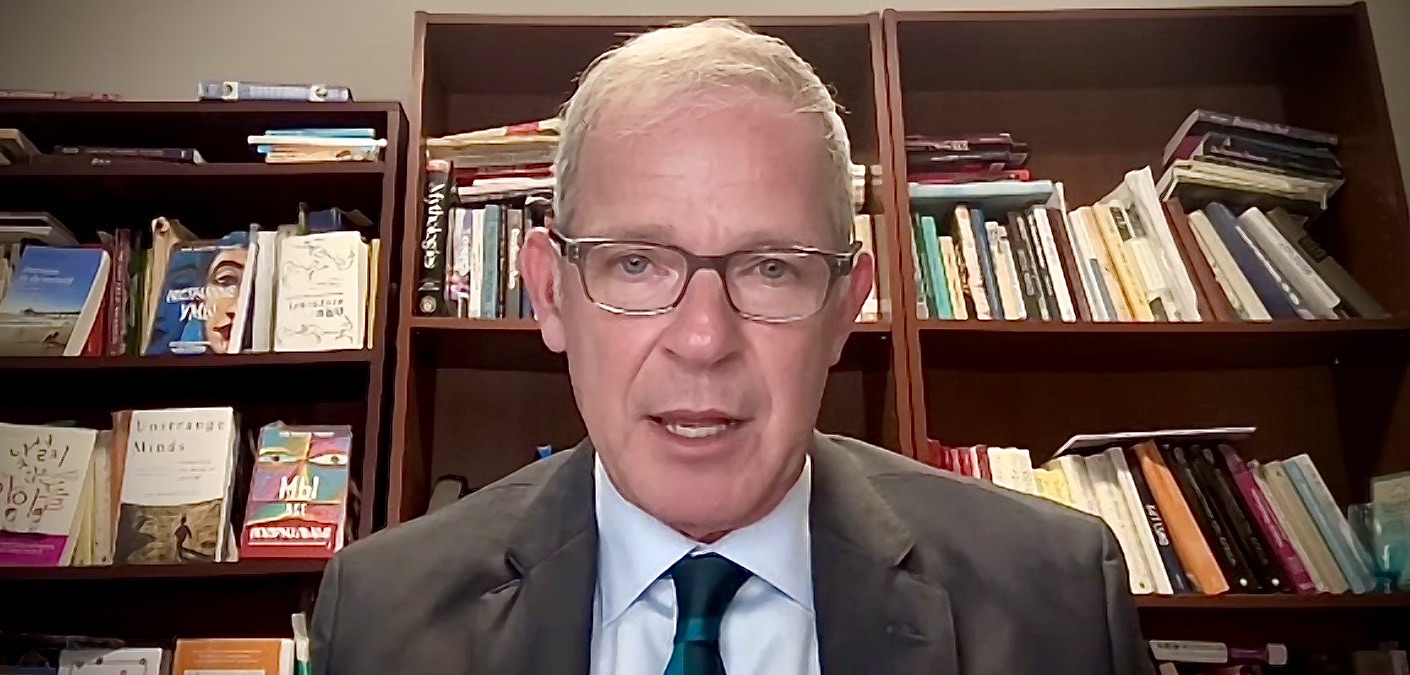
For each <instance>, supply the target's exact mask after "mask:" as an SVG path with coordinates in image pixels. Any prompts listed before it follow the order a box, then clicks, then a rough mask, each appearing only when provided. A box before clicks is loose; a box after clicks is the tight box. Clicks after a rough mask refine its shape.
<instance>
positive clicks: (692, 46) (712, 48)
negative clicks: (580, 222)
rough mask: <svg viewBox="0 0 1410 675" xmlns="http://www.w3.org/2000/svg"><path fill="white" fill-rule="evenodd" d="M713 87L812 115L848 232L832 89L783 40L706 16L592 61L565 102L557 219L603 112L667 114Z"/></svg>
mask: <svg viewBox="0 0 1410 675" xmlns="http://www.w3.org/2000/svg"><path fill="white" fill-rule="evenodd" d="M717 87H744V88H747V89H749V90H751V91H753V92H755V93H758V94H760V95H763V96H769V97H775V98H777V99H779V100H781V101H783V102H784V103H786V104H787V105H789V106H790V107H792V108H794V109H795V110H797V111H798V112H800V113H805V114H809V115H810V116H813V117H815V119H816V120H817V124H818V127H819V132H820V133H819V139H818V140H819V141H820V142H821V143H823V145H824V146H825V148H824V149H825V150H826V157H827V158H828V162H827V166H826V167H824V169H825V172H824V174H823V175H824V177H825V178H824V180H823V185H822V188H821V189H822V190H823V191H824V192H825V193H826V194H825V195H824V197H823V198H824V199H825V201H826V204H827V213H828V217H829V218H830V219H831V220H833V221H834V222H833V223H832V230H833V231H835V232H836V233H837V234H838V235H840V241H841V242H846V241H848V240H849V239H850V238H851V234H852V214H853V210H854V209H853V203H852V174H851V154H852V153H851V147H850V144H849V141H848V139H847V129H846V127H845V126H843V124H842V117H841V116H840V115H839V114H838V109H839V108H838V105H837V102H836V101H835V100H834V99H833V96H832V92H831V90H829V89H828V87H827V86H826V85H824V84H823V82H822V80H821V79H819V78H818V75H817V73H815V72H814V71H813V68H812V66H811V65H809V64H808V62H806V61H804V60H803V59H802V58H800V57H799V56H798V54H797V53H795V52H794V51H793V49H792V48H791V47H789V46H788V45H787V44H786V43H784V42H783V41H782V40H780V39H778V38H775V37H771V36H767V35H762V34H759V33H756V32H754V31H753V30H752V29H750V28H749V27H748V26H746V25H744V24H743V23H741V22H739V21H736V20H733V19H722V18H717V19H706V20H703V21H699V22H697V23H692V24H689V25H683V26H673V27H669V28H661V29H657V30H654V31H650V32H647V33H643V34H641V35H637V36H635V37H633V38H632V39H630V40H628V41H626V42H625V43H623V44H622V45H620V46H618V47H615V48H613V49H611V50H609V51H607V52H605V53H603V54H602V55H601V56H598V57H597V58H596V59H595V60H593V62H592V64H590V65H589V66H588V67H587V69H586V70H585V71H584V72H583V73H582V75H581V76H580V77H579V78H578V88H577V90H576V91H575V92H573V96H572V97H571V98H569V99H568V101H567V103H565V104H564V109H563V112H562V117H563V125H562V129H561V131H560V134H561V137H560V139H559V146H558V152H557V155H556V157H555V159H554V166H553V168H554V175H555V176H556V181H557V185H556V186H555V190H554V217H555V221H556V222H559V223H562V224H564V225H566V226H570V227H571V223H572V219H573V209H574V202H575V201H576V199H577V194H576V184H577V178H578V165H579V163H580V162H581V161H582V157H581V155H582V149H583V143H584V141H585V140H586V137H587V135H588V133H590V132H591V131H592V129H593V126H594V125H595V124H596V123H597V121H598V119H599V117H600V116H601V115H602V113H603V110H604V109H605V108H606V107H607V106H608V105H610V104H611V103H612V102H614V101H627V100H629V101H630V103H631V105H632V108H633V112H640V111H645V110H650V111H652V112H654V113H657V114H666V113H669V112H670V110H669V106H670V105H671V102H672V101H679V100H681V99H682V98H684V97H685V96H686V95H690V94H699V93H705V92H708V91H709V90H711V89H713V88H717Z"/></svg>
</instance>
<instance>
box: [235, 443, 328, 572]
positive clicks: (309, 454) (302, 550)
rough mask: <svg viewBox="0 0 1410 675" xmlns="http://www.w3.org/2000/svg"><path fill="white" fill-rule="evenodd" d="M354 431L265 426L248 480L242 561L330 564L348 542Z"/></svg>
mask: <svg viewBox="0 0 1410 675" xmlns="http://www.w3.org/2000/svg"><path fill="white" fill-rule="evenodd" d="M351 452H352V428H351V427H348V426H285V425H283V424H280V423H275V424H269V425H266V426H265V427H264V428H263V429H261V430H260V443H259V452H258V453H257V454H256V457H255V467H254V471H253V476H252V477H251V480H250V493H249V500H248V501H249V503H248V506H247V510H246V512H245V525H244V530H243V533H242V535H241V537H240V557H241V558H329V557H332V555H333V554H334V553H336V552H337V551H338V550H339V549H341V548H342V546H343V544H344V543H345V542H346V541H347V538H348V524H347V522H348V514H349V509H348V503H349V499H348V497H349V494H350V492H349V474H348V460H349V458H350V457H351Z"/></svg>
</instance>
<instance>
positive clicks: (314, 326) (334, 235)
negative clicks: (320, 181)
mask: <svg viewBox="0 0 1410 675" xmlns="http://www.w3.org/2000/svg"><path fill="white" fill-rule="evenodd" d="M367 259H368V246H367V243H366V242H365V241H363V240H362V235H361V234H360V233H358V232H355V231H351V230H344V231H340V232H325V233H321V234H307V235H303V236H297V237H289V238H287V239H284V240H283V241H281V242H280V249H279V275H278V276H279V281H278V284H279V286H278V292H277V293H278V297H277V298H276V301H275V315H274V351H276V352H313V351H332V350H338V349H361V348H362V347H363V345H364V344H366V340H367V313H366V308H367V302H368V266H367Z"/></svg>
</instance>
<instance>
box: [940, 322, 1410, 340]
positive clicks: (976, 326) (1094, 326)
mask: <svg viewBox="0 0 1410 675" xmlns="http://www.w3.org/2000/svg"><path fill="white" fill-rule="evenodd" d="M917 327H918V329H919V330H920V331H921V332H923V333H932V332H934V333H945V332H949V333H1024V334H1029V335H1074V334H1089V335H1092V334H1098V335H1113V336H1123V335H1260V336H1278V335H1359V334H1368V333H1371V334H1384V333H1407V334H1410V319H1388V320H1383V321H1377V320H1368V319H1347V320H1343V321H1271V322H1258V323H1254V322H1231V321H1205V322H1189V323H1160V322H1155V323H1144V322H1143V323H1118V322H1107V323H1085V322H1076V323H1044V322H1039V321H973V320H970V321H945V320H937V319H929V320H926V321H918V322H917Z"/></svg>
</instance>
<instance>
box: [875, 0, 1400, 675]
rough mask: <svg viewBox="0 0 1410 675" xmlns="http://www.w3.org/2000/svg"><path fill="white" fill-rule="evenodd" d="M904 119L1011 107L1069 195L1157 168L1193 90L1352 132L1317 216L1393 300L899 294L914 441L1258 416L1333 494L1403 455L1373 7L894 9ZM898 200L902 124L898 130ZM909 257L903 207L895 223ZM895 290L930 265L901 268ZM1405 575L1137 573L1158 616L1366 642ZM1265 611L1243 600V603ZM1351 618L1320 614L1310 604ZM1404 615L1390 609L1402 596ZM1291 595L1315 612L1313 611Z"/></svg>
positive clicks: (1082, 195)
mask: <svg viewBox="0 0 1410 675" xmlns="http://www.w3.org/2000/svg"><path fill="white" fill-rule="evenodd" d="M883 21H884V26H885V35H886V38H887V39H886V47H887V72H888V76H889V78H888V83H889V87H890V92H889V96H888V101H889V105H890V111H891V124H892V134H891V135H892V138H894V139H899V138H903V137H904V136H905V135H906V134H917V133H919V134H945V133H963V132H984V131H1007V132H1011V133H1013V135H1014V137H1015V139H1017V140H1021V141H1024V142H1027V143H1029V145H1030V151H1031V155H1030V158H1029V162H1028V167H1029V168H1030V169H1031V171H1032V173H1033V177H1034V178H1035V179H1051V180H1054V181H1061V182H1063V183H1064V186H1065V195H1066V200H1067V204H1068V208H1069V209H1072V208H1076V207H1077V206H1080V205H1085V204H1091V203H1092V202H1093V201H1094V200H1097V199H1100V198H1101V197H1103V196H1104V195H1105V194H1106V193H1107V192H1109V191H1110V190H1111V189H1112V188H1114V187H1116V186H1117V185H1118V184H1119V183H1120V181H1121V179H1122V176H1123V174H1124V173H1125V172H1127V171H1129V170H1132V169H1137V168H1140V167H1142V166H1151V167H1152V171H1153V173H1154V174H1155V177H1156V178H1159V175H1160V173H1161V168H1160V165H1161V162H1160V160H1161V153H1162V150H1163V148H1164V146H1165V143H1166V141H1167V140H1168V139H1169V138H1170V136H1171V135H1172V134H1173V133H1174V132H1175V130H1176V129H1177V128H1178V127H1179V125H1180V123H1181V122H1182V121H1183V120H1184V118H1185V117H1186V116H1187V115H1188V114H1189V113H1190V112H1191V111H1192V110H1194V109H1196V108H1208V109H1214V110H1219V111H1221V112H1228V113H1233V114H1241V115H1247V116H1253V117H1258V118H1262V119H1268V120H1272V121H1276V122H1283V123H1287V124H1292V125H1296V126H1303V127H1308V128H1314V129H1319V130H1324V131H1330V132H1333V133H1335V134H1338V135H1339V136H1340V137H1341V144H1340V147H1339V149H1338V157H1339V158H1340V159H1341V161H1342V163H1343V165H1344V166H1345V170H1346V176H1347V180H1346V185H1345V186H1344V187H1343V189H1342V191H1340V192H1339V193H1338V194H1337V195H1336V196H1335V197H1333V199H1332V202H1331V208H1330V210H1329V211H1328V212H1327V213H1326V214H1325V215H1324V216H1323V217H1322V218H1321V219H1320V220H1319V221H1318V222H1317V223H1316V224H1315V225H1314V228H1313V230H1312V234H1313V235H1314V237H1316V238H1317V239H1318V240H1319V242H1320V243H1321V244H1322V245H1323V246H1324V247H1326V248H1327V250H1328V251H1329V252H1330V253H1331V254H1332V255H1333V256H1335V257H1336V258H1337V260H1339V261H1341V262H1342V264H1343V265H1345V266H1346V267H1347V269H1348V271H1350V272H1351V274H1352V276H1353V277H1355V278H1356V279H1357V280H1358V281H1360V282H1361V283H1362V284H1363V285H1364V286H1365V287H1366V288H1367V289H1368V291H1370V292H1371V294H1372V295H1373V296H1375V297H1376V298H1377V299H1378V300H1380V301H1381V302H1382V304H1384V305H1385V306H1386V308H1387V309H1388V310H1389V311H1390V312H1391V313H1392V315H1393V318H1391V319H1389V320H1385V321H1368V320H1346V321H1321V322H1301V321H1298V322H1289V321H1275V322H1269V323H1234V322H1219V321H1205V322H1202V323H1190V324H1135V323H1107V324H1100V323H1095V324H1094V323H1087V324H1082V323H1077V324H1063V323H1041V322H990V321H983V322H981V321H973V320H971V321H940V320H929V321H917V320H916V319H915V315H914V313H913V312H909V311H907V312H898V313H899V314H903V315H904V316H905V322H906V323H907V327H906V329H905V339H906V347H905V350H906V353H907V358H908V363H907V366H906V368H905V377H904V378H903V379H904V382H905V385H906V386H908V387H909V390H910V401H911V404H912V406H913V408H914V411H915V414H913V415H912V416H911V420H912V422H913V428H912V433H913V441H912V447H921V445H922V444H923V443H924V442H925V440H926V439H928V438H934V439H938V440H940V441H942V442H944V443H946V444H948V445H968V444H976V443H978V444H988V445H999V446H1018V447H1024V448H1029V449H1030V450H1031V451H1032V454H1033V460H1034V463H1035V464H1038V463H1041V462H1043V461H1046V460H1047V459H1048V457H1049V456H1050V455H1051V454H1052V452H1053V451H1054V450H1055V449H1056V448H1057V447H1058V446H1059V445H1060V444H1061V443H1062V442H1063V441H1065V440H1066V439H1067V438H1069V437H1070V436H1072V435H1074V434H1077V433H1091V432H1096V431H1125V430H1141V429H1161V428H1177V427H1200V426H1227V425H1252V426H1256V427H1258V431H1257V433H1255V434H1254V435H1253V437H1252V438H1251V439H1250V440H1249V441H1248V442H1246V443H1244V444H1242V445H1241V452H1242V453H1243V454H1244V455H1245V457H1247V458H1249V459H1257V460H1262V461H1268V460H1273V459H1283V458H1286V457H1290V456H1293V455H1296V454H1299V453H1303V452H1306V453H1308V454H1309V455H1311V456H1312V458H1313V459H1314V461H1315V462H1316V464H1317V467H1318V468H1319V470H1320V471H1321V473H1322V475H1323V477H1324V478H1325V480H1326V482H1327V483H1328V485H1329V487H1330V489H1331V491H1332V493H1333V494H1334V496H1335V497H1336V498H1337V500H1338V502H1339V503H1340V504H1343V505H1344V504H1347V503H1348V502H1351V501H1364V500H1366V499H1367V498H1368V494H1367V493H1368V491H1369V479H1370V478H1371V477H1372V476H1374V475H1377V474H1382V473H1388V472H1392V471H1400V470H1406V469H1410V405H1407V403H1406V402H1405V401H1406V398H1405V396H1404V392H1406V390H1407V388H1408V387H1410V377H1407V361H1408V359H1407V357H1408V356H1410V330H1407V329H1410V277H1407V276H1406V275H1405V274H1404V267H1403V264H1404V263H1403V261H1404V260H1406V258H1407V255H1410V228H1408V227H1407V225H1408V224H1410V220H1407V215H1406V205H1405V197H1404V188H1403V184H1402V181H1401V175H1400V171H1399V167H1398V164H1397V161H1396V154H1395V149H1394V140H1393V138H1392V135H1391V129H1390V121H1389V118H1388V115H1387V112H1386V104H1385V97H1384V93H1383V91H1382V88H1381V78H1380V74H1379V71H1378V66H1377V62H1376V59H1375V51H1374V46H1373V45H1372V41H1371V34H1370V28H1369V24H1368V22H1367V18H1366V10H1365V6H1364V5H1363V4H1360V3H1357V4H1354V5H1348V6H1338V7H1305V8H1284V7H1276V8H1222V9H1221V8H1190V9H1159V10H1157V9H1150V10H1135V9H1133V10H1081V11H1060V12H896V11H890V10H888V11H886V12H885V13H884V14H883ZM892 153H893V154H892V167H891V171H892V172H893V174H894V175H895V180H894V181H892V185H893V187H894V193H893V195H892V197H893V199H894V201H895V205H894V207H893V209H894V210H895V212H896V213H898V214H899V216H900V222H902V223H906V222H909V218H910V203H909V199H908V191H907V188H906V178H905V176H906V158H905V148H904V145H903V144H901V143H896V144H894V145H893V147H892ZM896 235H897V238H898V243H899V245H898V247H897V250H898V251H899V253H900V258H901V260H900V261H899V267H900V268H901V269H908V270H909V269H913V265H914V262H913V261H912V260H911V242H910V228H908V227H898V228H896ZM902 281H903V283H902V284H901V287H900V291H901V292H900V294H899V296H898V297H899V298H900V302H901V306H903V307H905V308H912V307H914V306H915V303H916V298H917V289H916V288H915V286H914V284H913V283H912V277H910V276H907V275H903V279H902ZM1407 597H1410V596H1407V595H1396V596H1387V597H1381V596H1319V597H1310V598H1305V597H1300V596H1291V595H1284V596H1227V597H1221V598H1200V597H1140V598H1138V599H1137V604H1138V606H1139V607H1140V610H1141V616H1142V623H1143V628H1144V629H1145V631H1146V635H1147V637H1150V638H1191V639H1220V640H1237V639H1244V638H1246V639H1249V640H1257V639H1267V640H1273V641H1286V642H1290V644H1292V645H1293V646H1304V645H1305V646H1313V645H1321V646H1327V645H1328V644H1330V645H1332V646H1335V647H1345V646H1348V645H1358V646H1372V645H1373V644H1374V640H1375V639H1376V638H1387V639H1388V638H1389V637H1391V636H1394V635H1396V633H1397V632H1401V633H1403V631H1400V629H1399V628H1392V627H1390V625H1389V624H1394V625H1398V626H1400V627H1403V625H1404V623H1403V622H1404V619H1405V616H1407V613H1408V612H1410V610H1408V609H1407V607H1410V601H1407V599H1406V598H1407ZM1250 611H1257V612H1258V613H1259V614H1258V616H1259V618H1258V619H1257V620H1252V621H1251V620H1250V616H1248V615H1247V612H1250ZM1313 611H1317V612H1320V614H1316V615H1315V616H1319V617H1321V616H1324V615H1325V618H1329V619H1333V620H1334V621H1336V622H1337V628H1336V629H1335V630H1328V631H1325V632H1324V633H1323V634H1321V635H1318V634H1316V632H1315V631H1311V630H1307V629H1306V627H1305V626H1301V624H1303V623H1306V622H1307V621H1309V620H1313V619H1312V617H1313V616H1314V615H1312V614H1306V613H1307V612H1313ZM1391 616H1393V617H1396V618H1395V619H1394V621H1390V622H1387V618H1388V617H1391ZM1298 617H1302V618H1301V619H1300V618H1298Z"/></svg>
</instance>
